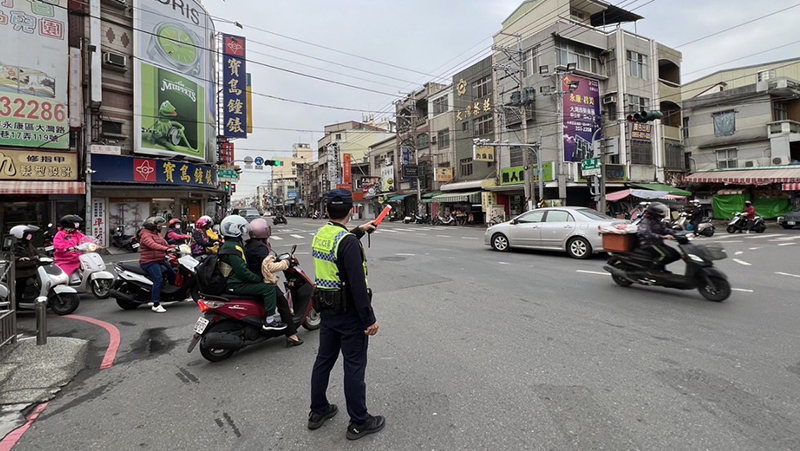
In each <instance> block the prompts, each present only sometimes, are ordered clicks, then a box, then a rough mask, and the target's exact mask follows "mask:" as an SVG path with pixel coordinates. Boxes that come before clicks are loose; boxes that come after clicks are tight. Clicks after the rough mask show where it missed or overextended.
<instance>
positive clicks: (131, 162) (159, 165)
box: [92, 154, 217, 188]
mask: <svg viewBox="0 0 800 451" xmlns="http://www.w3.org/2000/svg"><path fill="white" fill-rule="evenodd" d="M92 169H94V170H95V171H96V172H95V173H94V174H92V183H141V184H150V185H167V186H186V187H198V188H200V187H202V188H216V187H217V170H216V169H214V168H209V167H205V166H200V165H197V164H192V163H184V162H182V161H170V160H156V159H153V158H134V157H123V156H114V155H102V154H100V155H93V156H92Z"/></svg>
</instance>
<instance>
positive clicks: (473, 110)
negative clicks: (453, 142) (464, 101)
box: [456, 99, 492, 121]
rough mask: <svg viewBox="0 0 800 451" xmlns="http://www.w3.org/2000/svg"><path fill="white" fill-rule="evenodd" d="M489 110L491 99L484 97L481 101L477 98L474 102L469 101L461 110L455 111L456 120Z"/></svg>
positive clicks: (490, 109) (476, 115)
mask: <svg viewBox="0 0 800 451" xmlns="http://www.w3.org/2000/svg"><path fill="white" fill-rule="evenodd" d="M491 111H492V99H484V100H483V101H480V100H479V101H476V102H475V103H470V104H469V105H467V107H466V108H464V110H462V111H456V120H457V121H463V120H464V118H465V117H467V118H469V117H478V116H480V115H481V114H484V113H490V112H491Z"/></svg>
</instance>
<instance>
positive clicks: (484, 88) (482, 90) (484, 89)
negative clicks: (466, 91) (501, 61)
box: [472, 75, 492, 99]
mask: <svg viewBox="0 0 800 451" xmlns="http://www.w3.org/2000/svg"><path fill="white" fill-rule="evenodd" d="M491 93H492V76H491V75H487V76H485V77H483V78H481V79H479V80H478V81H475V82H473V83H472V96H473V97H474V98H476V99H479V98H481V97H486V96H488V95H489V94H491Z"/></svg>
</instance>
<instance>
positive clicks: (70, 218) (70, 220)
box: [58, 215, 83, 229]
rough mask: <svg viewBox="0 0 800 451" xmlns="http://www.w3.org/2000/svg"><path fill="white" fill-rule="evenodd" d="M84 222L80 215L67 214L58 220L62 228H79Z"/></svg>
mask: <svg viewBox="0 0 800 451" xmlns="http://www.w3.org/2000/svg"><path fill="white" fill-rule="evenodd" d="M82 222H83V218H81V217H80V216H78V215H66V216H64V217H62V218H61V219H60V220H59V221H58V225H59V226H61V228H62V229H77V228H78V227H80V225H81V223H82Z"/></svg>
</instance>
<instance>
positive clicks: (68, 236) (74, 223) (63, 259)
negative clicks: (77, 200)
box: [53, 215, 91, 278]
mask: <svg viewBox="0 0 800 451" xmlns="http://www.w3.org/2000/svg"><path fill="white" fill-rule="evenodd" d="M81 222H83V219H82V218H81V217H80V216H78V215H66V216H64V217H62V218H61V220H60V221H58V225H59V228H60V230H59V231H58V233H56V236H55V237H54V238H53V247H54V248H55V253H54V254H53V257H54V259H55V264H56V265H58V267H59V268H61V270H62V271H64V272H65V273H66V274H67V277H70V278H71V277H72V273H74V272H75V271H76V270H77V269H78V268H80V267H81V253H80V251H79V250H78V246H80V245H81V244H83V243H86V242H89V241H91V240H90V239H89V237H87V236H86V235H84V234H83V233H81V231H80V230H78V229H79V228H80V226H81Z"/></svg>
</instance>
